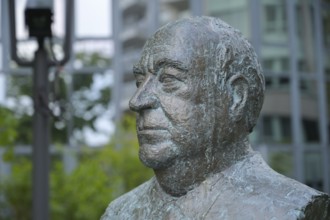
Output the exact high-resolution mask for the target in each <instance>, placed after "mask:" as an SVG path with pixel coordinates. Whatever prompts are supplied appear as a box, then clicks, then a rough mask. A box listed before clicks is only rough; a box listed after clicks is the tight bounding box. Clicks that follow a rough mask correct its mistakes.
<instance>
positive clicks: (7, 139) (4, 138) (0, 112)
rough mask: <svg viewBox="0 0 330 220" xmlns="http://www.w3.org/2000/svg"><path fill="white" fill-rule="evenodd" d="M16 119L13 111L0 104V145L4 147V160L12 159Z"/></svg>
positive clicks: (15, 135)
mask: <svg viewBox="0 0 330 220" xmlns="http://www.w3.org/2000/svg"><path fill="white" fill-rule="evenodd" d="M17 125H18V121H17V119H16V117H15V116H14V114H13V112H12V111H10V110H9V109H7V108H5V107H2V106H0V147H3V148H5V154H4V155H3V158H2V159H3V160H4V161H10V160H12V159H13V153H14V151H13V144H14V142H15V140H16V137H17Z"/></svg>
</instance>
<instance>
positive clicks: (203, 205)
mask: <svg viewBox="0 0 330 220" xmlns="http://www.w3.org/2000/svg"><path fill="white" fill-rule="evenodd" d="M133 72H134V75H135V78H136V82H137V83H136V84H137V91H136V93H135V94H134V96H133V97H132V99H131V100H130V108H131V109H132V110H133V111H135V112H137V135H138V139H139V145H140V150H139V156H140V159H141V161H142V162H143V163H144V164H145V165H146V166H148V167H150V168H152V169H153V170H154V173H155V177H153V178H152V179H151V180H149V181H148V182H146V183H144V184H142V185H141V186H139V187H137V188H136V189H134V190H132V191H131V192H129V193H127V194H125V195H123V196H121V197H120V198H118V199H116V200H115V201H113V202H112V203H110V205H109V207H108V208H107V210H106V212H105V214H104V215H103V216H102V218H101V219H102V220H109V219H121V220H122V219H224V220H230V219H233V220H238V219H244V220H248V219H253V220H255V219H271V220H276V219H277V220H283V219H315V220H319V219H330V199H329V196H328V195H326V194H324V193H321V192H319V191H317V190H314V189H312V188H309V187H308V186H305V185H303V184H301V183H299V182H296V181H294V180H292V179H289V178H287V177H284V176H282V175H280V174H278V173H276V172H275V171H273V170H272V169H271V168H269V167H268V165H267V164H266V163H265V162H264V161H263V160H262V158H261V157H260V155H259V154H258V153H256V152H254V151H253V150H252V149H251V147H250V145H249V143H248V138H247V136H248V134H249V133H250V132H251V131H252V129H253V127H254V125H255V123H256V120H257V118H258V116H259V112H260V110H261V107H262V103H263V96H264V90H265V88H264V77H263V74H262V72H261V69H260V66H259V63H258V61H257V57H256V54H255V52H254V50H253V48H252V47H251V45H250V44H249V43H248V42H247V41H246V40H245V39H244V38H243V37H242V35H241V33H240V32H239V31H237V30H235V29H234V28H232V27H230V26H229V25H227V24H226V23H224V22H222V21H221V20H220V19H216V18H210V17H197V18H189V19H181V20H178V21H175V22H172V23H169V24H167V25H166V26H164V27H162V28H161V29H159V30H158V31H157V32H156V33H155V34H154V35H153V36H152V37H151V38H150V39H149V40H148V41H147V43H146V45H145V46H144V48H143V51H142V56H141V59H140V61H139V62H138V63H137V64H136V65H135V66H134V68H133Z"/></svg>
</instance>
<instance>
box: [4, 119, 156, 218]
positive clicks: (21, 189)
mask: <svg viewBox="0 0 330 220" xmlns="http://www.w3.org/2000/svg"><path fill="white" fill-rule="evenodd" d="M78 156H79V164H78V165H77V167H76V168H75V169H74V170H73V171H72V172H71V173H66V172H65V171H64V167H63V164H62V163H61V162H60V161H54V162H53V165H52V171H51V175H50V182H51V183H50V184H51V185H50V188H51V193H50V194H51V201H50V204H51V219H53V220H57V219H58V220H62V219H70V220H75V219H77V220H78V219H79V220H85V219H86V220H87V219H88V220H89V219H99V218H100V216H101V215H102V214H103V213H104V211H105V209H106V207H107V205H108V203H109V202H110V201H111V200H113V199H115V198H116V197H118V196H119V195H121V194H123V193H125V192H127V191H129V190H131V189H132V188H134V187H136V186H138V185H139V184H141V183H143V182H144V181H146V180H147V179H149V178H150V177H151V176H152V171H151V170H150V169H147V168H146V167H144V166H143V165H142V164H141V163H140V161H139V159H138V142H137V138H136V134H135V120H134V117H133V116H132V115H127V116H125V117H124V118H123V120H122V121H121V122H120V124H119V125H118V129H117V133H116V135H115V138H113V141H112V142H111V143H109V144H108V145H107V146H105V147H103V148H101V149H91V148H84V149H82V150H81V151H80V153H79V155H78ZM12 164H13V170H12V175H11V176H10V178H8V179H7V180H5V181H4V182H3V184H2V185H0V195H4V197H5V200H6V202H4V201H3V202H2V203H1V196H0V219H6V218H5V215H4V216H2V214H1V213H9V215H7V218H8V219H14V220H16V219H17V220H18V219H20V220H21V219H23V220H25V219H31V204H32V203H31V178H30V176H31V163H30V161H27V160H22V159H20V160H15V161H13V162H12ZM1 204H2V205H1Z"/></svg>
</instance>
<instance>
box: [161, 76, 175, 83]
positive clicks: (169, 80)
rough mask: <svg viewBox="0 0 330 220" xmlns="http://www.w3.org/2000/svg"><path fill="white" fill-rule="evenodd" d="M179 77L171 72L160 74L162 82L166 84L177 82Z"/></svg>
mask: <svg viewBox="0 0 330 220" xmlns="http://www.w3.org/2000/svg"><path fill="white" fill-rule="evenodd" d="M177 80H178V79H177V78H176V77H175V76H173V75H169V74H163V75H161V76H160V78H159V81H160V82H161V83H164V84H168V83H174V82H176V81H177Z"/></svg>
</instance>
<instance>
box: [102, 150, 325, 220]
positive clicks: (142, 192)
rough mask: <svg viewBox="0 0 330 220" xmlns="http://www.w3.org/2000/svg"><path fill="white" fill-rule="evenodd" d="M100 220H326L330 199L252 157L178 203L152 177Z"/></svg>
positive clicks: (215, 176) (214, 178)
mask: <svg viewBox="0 0 330 220" xmlns="http://www.w3.org/2000/svg"><path fill="white" fill-rule="evenodd" d="M101 219H102V220H110V219H120V220H124V219H180V220H182V219H221V220H226V219H227V220H240V219H242V220H259V219H260V220H263V219H269V220H289V219H290V220H292V219H311V220H314V219H315V220H330V199H329V196H328V195H326V194H323V193H321V192H319V191H317V190H315V189H312V188H310V187H308V186H306V185H303V184H301V183H299V182H297V181H295V180H292V179H289V178H287V177H285V176H283V175H281V174H278V173H276V172H275V171H273V170H272V169H271V168H270V167H269V166H268V165H267V164H266V163H265V162H264V160H263V159H262V158H261V156H260V155H259V154H258V153H252V154H251V155H249V156H247V157H246V158H245V159H243V160H241V161H240V162H238V163H236V164H235V165H233V166H231V167H229V168H228V169H226V170H224V171H223V172H220V173H217V174H215V175H213V176H211V177H209V178H207V179H206V180H205V181H204V182H202V183H201V184H200V185H199V186H197V187H196V188H194V189H193V190H191V191H189V192H188V193H187V194H186V195H184V196H181V197H172V196H170V195H168V194H166V193H165V192H163V190H162V189H161V188H160V186H159V184H158V182H157V180H156V178H155V177H154V178H152V179H151V180H149V181H148V182H146V183H144V184H142V185H140V186H139V187H137V188H135V189H134V190H132V191H131V192H129V193H127V194H124V195H123V196H121V197H119V198H118V199H116V200H115V201H113V202H112V203H110V205H109V206H108V208H107V210H106V212H105V214H104V215H103V216H102V218H101Z"/></svg>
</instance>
